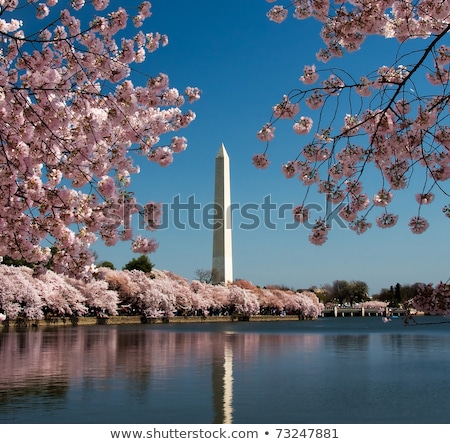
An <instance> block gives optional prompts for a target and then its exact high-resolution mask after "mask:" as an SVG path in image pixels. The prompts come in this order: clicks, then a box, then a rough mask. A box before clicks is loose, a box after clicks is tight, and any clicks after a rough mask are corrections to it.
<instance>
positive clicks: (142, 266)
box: [123, 254, 154, 273]
mask: <svg viewBox="0 0 450 444" xmlns="http://www.w3.org/2000/svg"><path fill="white" fill-rule="evenodd" d="M153 265H154V264H152V263H151V262H150V260H149V258H148V257H147V256H146V255H145V254H142V255H141V256H139V257H138V258H134V259H131V261H130V262H128V263H127V264H125V266H124V267H123V269H124V270H128V271H131V270H140V271H143V272H144V273H151V271H152V269H153Z"/></svg>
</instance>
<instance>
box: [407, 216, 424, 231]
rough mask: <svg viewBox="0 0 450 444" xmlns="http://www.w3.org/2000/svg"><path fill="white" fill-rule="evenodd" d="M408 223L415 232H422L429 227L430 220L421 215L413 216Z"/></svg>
mask: <svg viewBox="0 0 450 444" xmlns="http://www.w3.org/2000/svg"><path fill="white" fill-rule="evenodd" d="M408 225H409V227H410V228H411V231H412V232H413V233H414V234H421V233H423V232H424V231H426V230H427V228H428V227H429V223H428V221H427V220H426V219H424V218H423V217H421V216H415V217H413V218H412V219H411V220H410V222H409V224H408Z"/></svg>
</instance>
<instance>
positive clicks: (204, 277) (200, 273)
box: [195, 268, 218, 284]
mask: <svg viewBox="0 0 450 444" xmlns="http://www.w3.org/2000/svg"><path fill="white" fill-rule="evenodd" d="M217 273H218V271H217V270H216V269H214V268H212V269H211V270H205V269H203V268H197V270H195V276H197V279H198V280H199V281H200V282H204V283H205V284H211V283H212V282H214V280H215V277H216V276H217Z"/></svg>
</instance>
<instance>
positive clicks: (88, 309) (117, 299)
mask: <svg viewBox="0 0 450 444" xmlns="http://www.w3.org/2000/svg"><path fill="white" fill-rule="evenodd" d="M94 275H95V279H92V280H90V281H88V282H86V281H83V280H80V279H75V278H71V277H68V276H67V275H60V274H57V273H54V272H53V271H50V270H49V271H47V272H46V273H42V274H34V273H33V270H31V269H30V268H28V267H12V266H7V265H0V320H5V318H6V319H15V318H18V317H23V318H26V319H42V318H44V317H48V316H67V317H68V316H84V315H87V314H90V315H97V316H109V315H117V314H118V313H121V314H128V315H140V316H144V317H146V318H161V317H171V316H174V315H176V314H178V315H185V314H186V315H189V314H194V313H201V314H203V315H205V316H206V315H212V314H214V313H221V314H223V313H228V314H229V315H231V314H234V313H236V314H246V315H252V314H259V313H267V314H275V313H278V314H280V313H281V312H283V311H285V312H287V313H295V314H297V315H300V316H302V317H304V318H317V317H318V316H319V315H320V314H321V312H322V309H323V305H322V304H321V303H320V302H319V299H318V298H317V296H316V295H315V294H314V293H313V292H311V291H303V292H294V291H291V290H280V289H278V288H275V287H273V288H259V287H256V286H254V285H253V284H251V283H250V282H248V281H243V280H240V281H236V282H234V283H231V284H229V285H227V286H222V285H211V284H206V283H203V282H200V281H197V280H193V281H189V280H188V279H185V278H183V277H181V276H178V275H175V274H174V273H171V272H168V271H160V270H154V271H153V272H152V273H151V274H146V273H144V272H142V271H139V270H132V271H128V270H120V271H119V270H112V269H109V268H98V269H97V270H96V272H95V273H94Z"/></svg>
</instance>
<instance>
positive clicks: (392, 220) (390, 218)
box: [376, 213, 398, 228]
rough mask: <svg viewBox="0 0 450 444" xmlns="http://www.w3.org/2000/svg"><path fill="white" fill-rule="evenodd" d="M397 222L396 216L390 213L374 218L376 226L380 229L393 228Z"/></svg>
mask: <svg viewBox="0 0 450 444" xmlns="http://www.w3.org/2000/svg"><path fill="white" fill-rule="evenodd" d="M397 220H398V216H396V215H394V214H390V213H383V214H382V215H381V216H380V217H377V218H376V222H377V225H378V226H379V227H380V228H390V227H393V226H394V225H395V224H396V223H397Z"/></svg>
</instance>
